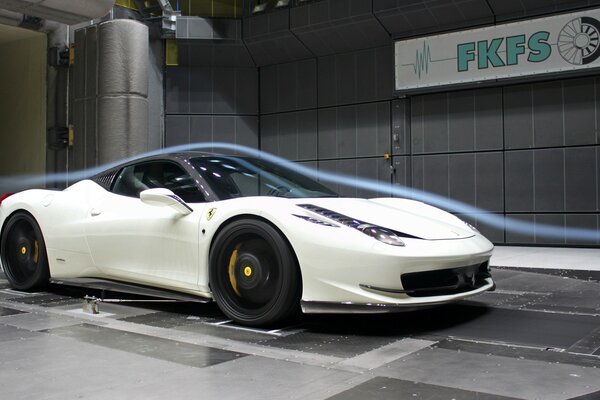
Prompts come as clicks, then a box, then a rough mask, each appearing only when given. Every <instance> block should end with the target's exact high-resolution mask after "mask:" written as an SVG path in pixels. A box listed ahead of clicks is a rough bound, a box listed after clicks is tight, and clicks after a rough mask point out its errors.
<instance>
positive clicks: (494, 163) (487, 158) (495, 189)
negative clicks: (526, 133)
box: [475, 152, 504, 212]
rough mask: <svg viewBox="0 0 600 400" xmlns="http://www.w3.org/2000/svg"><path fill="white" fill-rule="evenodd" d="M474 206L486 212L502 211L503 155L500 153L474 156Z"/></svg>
mask: <svg viewBox="0 0 600 400" xmlns="http://www.w3.org/2000/svg"><path fill="white" fill-rule="evenodd" d="M475 174H476V176H475V183H476V186H475V198H476V201H475V204H476V205H477V207H479V208H480V209H482V210H486V211H497V212H503V211H504V155H503V153H502V152H493V153H477V154H476V155H475Z"/></svg>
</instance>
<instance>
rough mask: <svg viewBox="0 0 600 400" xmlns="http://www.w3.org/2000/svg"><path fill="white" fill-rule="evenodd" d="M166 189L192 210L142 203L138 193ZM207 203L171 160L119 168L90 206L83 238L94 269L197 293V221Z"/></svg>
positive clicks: (121, 277) (110, 276)
mask: <svg viewBox="0 0 600 400" xmlns="http://www.w3.org/2000/svg"><path fill="white" fill-rule="evenodd" d="M152 188H167V189H170V190H171V191H173V192H174V193H175V194H176V195H178V196H179V197H181V198H182V199H183V200H184V201H186V203H189V204H188V205H189V206H190V207H191V208H192V209H193V210H194V211H193V212H192V213H191V214H188V215H183V214H181V213H180V212H178V211H177V210H175V209H174V208H172V207H168V206H165V207H160V206H155V205H149V204H146V203H143V202H142V201H141V200H140V197H139V195H140V192H141V191H143V190H146V189H152ZM204 206H205V204H204V203H203V197H202V194H201V192H200V191H199V190H198V187H197V185H196V182H195V180H194V179H193V178H192V177H191V176H190V175H189V174H188V173H187V172H186V171H185V170H184V169H183V168H182V167H181V166H179V165H178V164H176V163H175V162H172V161H150V162H145V163H140V164H135V165H130V166H127V167H125V168H123V169H122V170H121V171H120V172H119V174H118V175H117V177H116V178H115V181H114V183H113V185H112V188H111V191H109V192H106V194H105V195H104V196H103V197H102V198H101V199H99V200H98V201H97V202H96V203H94V204H93V206H92V208H91V209H90V211H89V217H88V223H87V224H86V237H87V241H88V245H89V248H90V251H91V254H92V257H93V260H94V264H95V265H96V267H97V268H98V269H99V270H101V271H102V272H103V273H104V274H106V276H107V277H109V278H114V279H121V280H126V281H129V282H135V283H141V284H152V285H157V286H161V287H164V288H188V289H197V282H198V260H199V258H198V256H199V255H198V251H199V250H198V249H199V239H200V235H199V220H200V216H201V215H202V213H203V210H204Z"/></svg>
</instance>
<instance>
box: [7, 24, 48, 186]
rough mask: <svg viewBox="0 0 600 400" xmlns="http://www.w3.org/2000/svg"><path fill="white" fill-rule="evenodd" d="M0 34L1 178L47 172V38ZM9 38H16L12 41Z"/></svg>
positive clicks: (20, 34)
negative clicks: (2, 55) (1, 58)
mask: <svg viewBox="0 0 600 400" xmlns="http://www.w3.org/2000/svg"><path fill="white" fill-rule="evenodd" d="M2 29H3V30H17V31H20V33H19V34H17V35H16V36H15V35H14V34H11V33H9V32H3V34H2V35H0V36H2V37H3V40H2V41H1V42H0V52H2V54H5V55H6V56H5V57H3V60H2V62H1V63H0V77H1V78H0V90H1V91H0V176H1V175H12V174H19V175H21V174H43V173H44V172H45V170H46V35H45V34H42V33H37V32H31V31H25V30H22V29H18V28H12V27H4V26H3V27H2ZM11 38H15V40H12V39H11Z"/></svg>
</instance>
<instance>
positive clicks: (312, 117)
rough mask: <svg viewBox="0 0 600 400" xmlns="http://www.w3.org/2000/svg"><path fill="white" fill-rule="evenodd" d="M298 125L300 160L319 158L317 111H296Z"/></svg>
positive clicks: (298, 155) (298, 156)
mask: <svg viewBox="0 0 600 400" xmlns="http://www.w3.org/2000/svg"><path fill="white" fill-rule="evenodd" d="M296 121H297V124H298V125H297V126H298V130H297V132H298V154H297V159H298V160H311V159H312V160H316V159H317V131H318V123H317V111H316V110H310V111H300V112H298V113H296Z"/></svg>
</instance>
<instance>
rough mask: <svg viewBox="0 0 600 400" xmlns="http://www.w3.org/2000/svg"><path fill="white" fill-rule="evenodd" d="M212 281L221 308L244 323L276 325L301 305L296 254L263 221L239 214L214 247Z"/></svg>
mask: <svg viewBox="0 0 600 400" xmlns="http://www.w3.org/2000/svg"><path fill="white" fill-rule="evenodd" d="M210 284H211V289H212V292H213V297H214V299H215V301H216V302H217V304H218V306H219V308H221V310H222V311H223V312H224V313H225V314H226V315H227V316H228V317H229V318H231V319H233V320H234V321H236V322H238V323H240V324H244V325H250V326H263V325H269V324H273V323H275V322H278V321H281V320H282V319H284V318H286V317H289V316H290V315H291V314H292V313H294V312H295V311H297V310H298V309H299V304H300V296H301V282H300V273H299V268H298V265H297V261H296V257H295V255H294V253H293V251H292V249H291V248H290V245H289V244H288V242H287V241H286V240H285V239H284V238H283V236H282V235H281V233H280V232H279V231H278V230H276V229H275V228H274V227H272V226H271V225H270V224H268V223H267V222H264V221H260V220H254V219H241V220H237V221H234V222H232V223H231V224H229V225H227V226H225V227H224V228H223V230H222V231H221V232H220V233H219V234H218V235H217V237H216V239H215V242H214V245H213V247H212V249H211V252H210Z"/></svg>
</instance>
